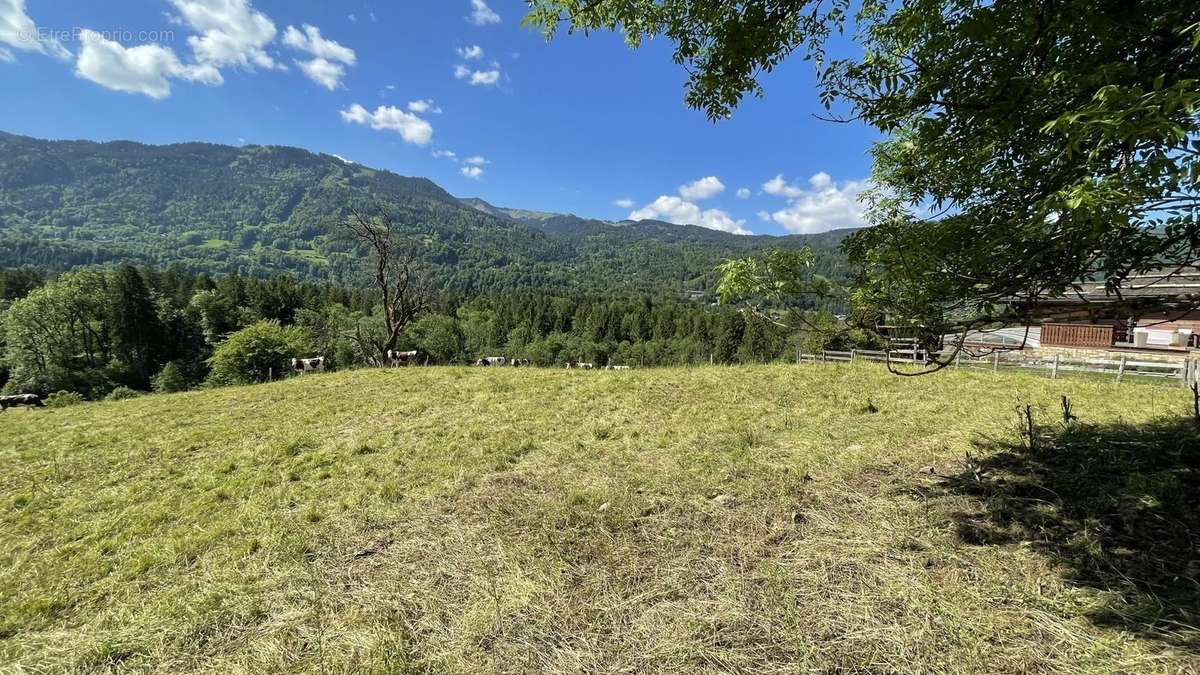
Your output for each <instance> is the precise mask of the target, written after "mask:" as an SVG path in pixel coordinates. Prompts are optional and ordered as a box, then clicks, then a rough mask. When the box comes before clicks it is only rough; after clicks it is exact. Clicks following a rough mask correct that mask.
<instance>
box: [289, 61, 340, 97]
mask: <svg viewBox="0 0 1200 675" xmlns="http://www.w3.org/2000/svg"><path fill="white" fill-rule="evenodd" d="M296 65H297V66H300V70H301V71H302V72H303V73H304V74H305V75H307V76H308V79H310V80H312V81H313V82H316V83H317V84H319V85H321V86H322V87H325V88H326V89H329V90H330V91H332V90H334V89H337V87H338V85H339V84H341V82H342V76H343V75H345V74H346V68H345V66H343V65H342V64H340V63H334V62H332V61H329V60H327V59H323V58H321V57H320V56H318V57H316V58H313V59H309V60H307V61H296Z"/></svg>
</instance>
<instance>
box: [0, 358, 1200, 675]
mask: <svg viewBox="0 0 1200 675" xmlns="http://www.w3.org/2000/svg"><path fill="white" fill-rule="evenodd" d="M1064 395H1066V396H1069V397H1070V401H1071V403H1072V407H1073V412H1074V415H1075V416H1077V417H1078V419H1077V420H1075V421H1064V419H1063V415H1062V412H1061V397H1062V396H1064ZM1026 403H1028V404H1032V406H1033V408H1032V411H1033V414H1034V417H1035V430H1034V434H1033V438H1032V439H1030V438H1029V437H1028V435H1027V434H1023V431H1022V428H1021V426H1020V424H1019V416H1018V410H1019V409H1023V406H1024V404H1026ZM1190 404H1191V399H1190V394H1187V393H1186V392H1185V391H1184V390H1183V388H1181V387H1168V386H1165V385H1141V384H1129V383H1125V384H1122V385H1116V384H1114V383H1112V382H1093V381H1082V380H1049V379H1044V378H1040V377H1034V376H1024V375H1007V374H1000V375H995V374H992V373H983V372H981V373H968V372H943V373H940V374H937V375H934V376H928V377H919V378H901V377H897V376H894V375H890V374H888V373H887V372H886V371H885V370H883V369H882V368H880V367H875V366H870V365H861V366H859V365H855V366H832V365H831V366H820V365H814V366H804V367H797V366H758V367H739V368H720V367H714V368H698V369H667V370H633V371H627V372H601V371H564V370H539V369H494V368H493V369H482V368H481V369H460V368H414V369H399V370H362V371H354V372H345V373H330V374H324V375H313V376H306V377H302V378H295V379H291V380H288V381H284V382H278V383H274V384H267V385H259V386H252V387H233V388H224V389H216V390H209V391H200V392H194V393H184V394H176V395H165V396H147V397H143V398H139V399H133V400H127V401H115V402H104V403H92V404H84V405H80V406H75V407H70V408H59V409H46V410H9V411H7V412H4V413H2V414H0V461H2V462H3V465H4V471H3V472H0V532H2V533H3V538H4V546H3V547H0V670H8V669H15V670H17V671H24V672H65V671H69V670H76V671H87V672H91V671H95V670H104V669H113V670H122V671H126V670H127V671H130V672H145V671H153V672H197V671H206V672H245V673H250V672H253V673H262V672H345V671H366V672H371V671H373V672H409V671H435V672H444V671H450V672H464V671H473V672H477V671H492V672H514V671H526V672H529V671H541V672H580V671H588V672H645V671H659V672H681V671H755V672H794V671H797V670H834V671H836V670H841V669H844V670H854V669H857V670H860V671H871V672H893V671H905V672H930V671H956V672H1045V671H1047V670H1061V671H1070V672H1079V671H1094V672H1121V671H1128V670H1132V669H1135V668H1136V669H1140V670H1143V671H1151V672H1152V671H1161V672H1182V671H1187V670H1189V669H1194V668H1197V667H1200V660H1198V659H1197V656H1196V654H1197V649H1200V635H1198V634H1197V632H1196V631H1195V630H1194V628H1188V626H1189V625H1191V626H1194V625H1195V623H1196V613H1195V612H1196V609H1197V600H1198V599H1200V592H1198V591H1197V587H1196V585H1195V575H1196V572H1197V569H1196V567H1195V565H1196V562H1195V559H1194V557H1195V556H1194V553H1195V548H1194V547H1195V543H1194V542H1191V541H1188V540H1187V538H1188V537H1189V536H1192V535H1194V534H1195V533H1196V532H1198V531H1200V527H1198V523H1197V519H1198V517H1200V516H1198V515H1197V514H1198V509H1197V508H1196V507H1197V494H1198V491H1200V485H1198V484H1197V480H1198V479H1197V472H1196V468H1197V464H1198V463H1200V460H1198V458H1197V448H1200V442H1197V441H1200V438H1198V437H1197V432H1196V430H1195V428H1194V427H1193V426H1192V422H1191V421H1190V420H1189V418H1188V417H1187V415H1188V414H1190V413H1189V406H1190ZM1025 431H1027V430H1025ZM1031 446H1032V447H1031ZM1189 533H1191V534H1189Z"/></svg>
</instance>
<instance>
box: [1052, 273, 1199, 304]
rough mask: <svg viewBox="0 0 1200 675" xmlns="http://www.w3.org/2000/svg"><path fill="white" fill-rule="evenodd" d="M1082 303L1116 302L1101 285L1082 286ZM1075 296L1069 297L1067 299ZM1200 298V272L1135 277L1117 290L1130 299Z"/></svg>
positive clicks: (1111, 294)
mask: <svg viewBox="0 0 1200 675" xmlns="http://www.w3.org/2000/svg"><path fill="white" fill-rule="evenodd" d="M1082 286H1083V292H1082V295H1083V299H1084V300H1086V301H1088V302H1106V301H1115V300H1117V294H1116V293H1109V292H1108V291H1107V289H1105V287H1104V284H1103V283H1087V284H1083V285H1082ZM1072 295H1074V294H1073V293H1069V294H1068V298H1069V297H1070V296H1072ZM1196 295H1200V268H1195V267H1185V268H1182V269H1176V268H1172V269H1161V270H1154V271H1151V272H1145V273H1143V274H1137V275H1133V276H1130V277H1128V278H1127V279H1125V281H1124V283H1122V284H1121V286H1120V297H1122V298H1126V299H1130V298H1182V297H1186V296H1196Z"/></svg>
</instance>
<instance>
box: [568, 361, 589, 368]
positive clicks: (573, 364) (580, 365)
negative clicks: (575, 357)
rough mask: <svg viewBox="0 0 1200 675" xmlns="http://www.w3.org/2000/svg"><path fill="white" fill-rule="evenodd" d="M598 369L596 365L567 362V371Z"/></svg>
mask: <svg viewBox="0 0 1200 675" xmlns="http://www.w3.org/2000/svg"><path fill="white" fill-rule="evenodd" d="M595 367H596V364H594V363H584V362H582V361H567V369H568V370H570V369H571V368H579V369H581V370H592V369H593V368H595Z"/></svg>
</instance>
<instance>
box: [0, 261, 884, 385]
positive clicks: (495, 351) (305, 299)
mask: <svg viewBox="0 0 1200 675" xmlns="http://www.w3.org/2000/svg"><path fill="white" fill-rule="evenodd" d="M0 298H3V299H2V300H0V350H2V358H0V364H2V365H0V384H2V385H3V390H4V391H10V392H15V391H22V392H34V393H43V394H45V393H49V392H54V391H60V390H66V391H73V392H78V393H80V394H82V395H83V396H85V397H87V398H99V397H103V396H106V395H110V394H111V393H112V392H113V391H114V390H118V391H119V392H124V391H127V390H136V391H148V390H151V389H155V390H159V391H178V390H182V389H188V388H193V387H197V386H202V385H206V384H208V385H219V384H240V383H251V382H256V381H262V380H265V379H268V378H271V377H280V376H283V375H285V374H286V373H287V372H288V370H289V362H290V359H291V358H299V357H311V356H316V355H322V356H325V357H326V358H327V359H328V367H330V368H354V367H362V366H367V365H372V364H378V362H379V359H378V355H377V353H376V352H375V350H374V349H373V347H372V345H373V344H374V342H375V341H373V340H372V339H369V338H370V336H371V335H372V334H378V333H379V332H381V331H386V327H385V326H386V322H385V319H384V317H383V316H382V312H380V311H379V309H378V307H377V306H376V302H375V299H374V297H373V296H372V295H370V294H368V293H367V292H365V291H350V290H345V289H340V288H337V287H334V286H330V285H318V284H310V283H304V282H300V281H297V280H296V279H294V278H292V277H288V276H278V277H273V278H270V279H266V280H262V279H256V278H252V277H243V276H238V275H229V276H224V277H219V278H212V277H209V276H206V275H190V274H187V273H185V272H182V271H180V270H179V269H177V268H169V269H166V270H157V269H153V268H135V267H132V266H123V267H119V268H115V269H114V268H89V269H82V270H77V271H74V272H69V273H66V274H63V275H61V276H58V277H57V278H53V279H48V278H45V277H43V276H42V275H40V274H38V273H37V272H33V271H30V270H27V269H18V270H7V271H0ZM809 318H810V319H812V320H813V321H818V322H820V321H824V322H825V323H826V325H827V326H829V327H830V328H831V330H830V331H828V332H826V333H820V334H818V333H803V332H796V331H788V330H784V329H782V328H780V327H779V325H778V323H779V322H775V321H771V320H769V319H764V318H763V317H761V316H758V315H755V314H753V313H749V312H744V311H741V310H739V309H737V308H732V307H717V306H715V305H711V304H706V303H704V302H699V301H695V300H691V299H686V298H682V297H671V296H661V295H660V296H651V295H630V296H622V297H608V296H570V297H569V296H556V295H550V294H545V293H500V294H495V295H489V296H478V295H469V294H458V295H454V294H442V295H440V296H439V297H437V298H436V299H435V301H434V302H433V304H432V307H431V308H430V309H429V310H428V311H426V312H425V313H423V314H422V315H421V316H420V317H419V318H418V319H416V320H415V321H413V322H411V323H410V324H408V325H407V326H406V328H405V330H404V332H403V334H402V335H401V336H400V338H399V340H398V342H397V345H396V346H397V348H399V349H403V350H409V349H415V350H418V351H419V352H420V354H421V357H420V359H421V362H423V363H429V364H467V363H471V362H473V361H474V360H476V359H478V358H479V357H482V356H492V355H503V356H508V357H512V358H526V359H529V360H530V361H531V362H532V363H534V364H536V365H539V366H560V365H561V364H563V363H565V362H566V361H588V362H593V363H596V364H598V365H605V364H625V365H637V366H661V365H682V364H701V363H709V362H710V361H711V362H714V363H755V362H765V361H772V360H777V359H784V358H792V357H794V354H795V351H796V349H797V348H798V347H804V348H807V349H819V348H821V347H822V346H826V345H827V344H828V342H829V341H830V340H834V341H841V342H843V343H844V342H846V341H847V340H858V341H862V340H864V339H865V338H864V336H863V335H856V334H854V333H853V332H847V331H845V330H842V329H841V328H839V324H838V322H837V321H835V320H834V319H833V317H832V315H830V314H828V313H820V312H813V313H812V315H811V316H810V317H809ZM810 323H811V322H810ZM814 341H815V342H814Z"/></svg>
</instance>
